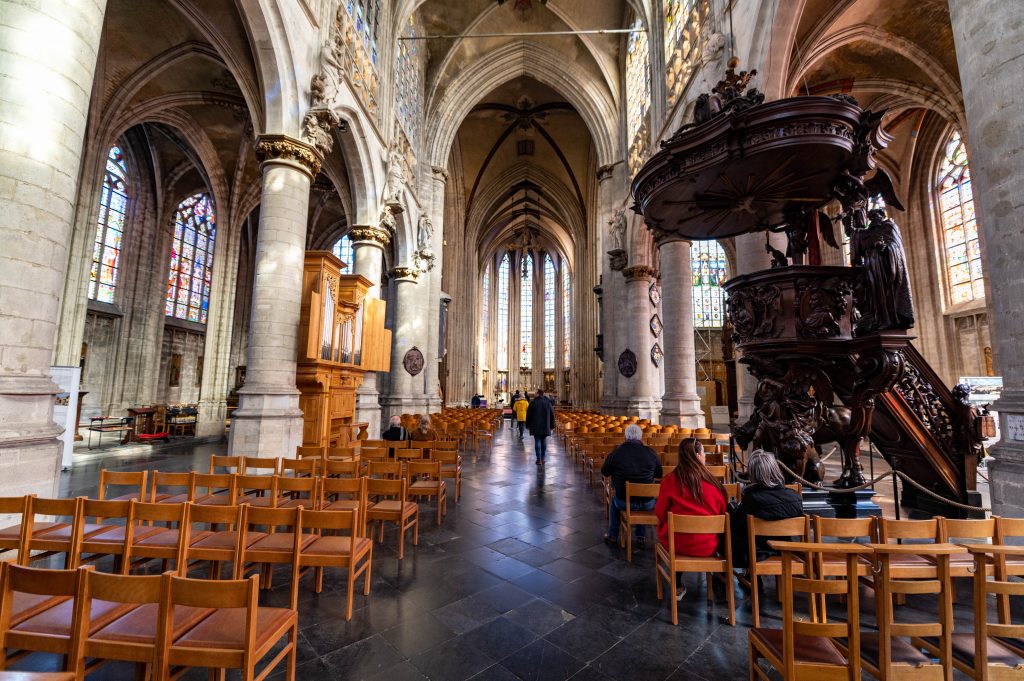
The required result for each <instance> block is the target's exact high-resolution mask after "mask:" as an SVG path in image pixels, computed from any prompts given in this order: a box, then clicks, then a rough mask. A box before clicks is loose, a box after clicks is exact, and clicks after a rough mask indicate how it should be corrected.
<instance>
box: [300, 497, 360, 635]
mask: <svg viewBox="0 0 1024 681" xmlns="http://www.w3.org/2000/svg"><path fill="white" fill-rule="evenodd" d="M301 521H302V531H303V532H306V531H309V533H310V534H314V535H316V537H317V538H316V540H314V541H313V542H312V543H311V544H308V545H306V546H303V547H302V549H301V550H300V553H299V568H300V569H301V568H303V567H311V568H313V569H314V572H315V579H316V585H315V589H316V593H320V592H321V591H322V590H323V581H324V568H327V567H336V568H341V569H343V570H346V571H347V575H348V579H347V583H346V585H345V593H346V601H345V619H346V620H350V619H352V601H353V592H354V588H355V583H356V580H357V579H358V578H359V577H360V576H362V577H363V595H364V596H368V595H369V594H370V573H371V569H372V567H371V566H372V559H373V542H372V541H371V540H370V539H367V538H366V537H363V536H361V534H360V532H359V526H360V520H359V512H358V511H306V510H303V512H302V518H301ZM346 530H347V533H345V531H346Z"/></svg>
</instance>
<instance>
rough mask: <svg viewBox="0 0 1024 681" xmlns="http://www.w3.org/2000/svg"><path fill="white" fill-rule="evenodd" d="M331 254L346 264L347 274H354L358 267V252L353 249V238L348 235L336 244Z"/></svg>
mask: <svg viewBox="0 0 1024 681" xmlns="http://www.w3.org/2000/svg"><path fill="white" fill-rule="evenodd" d="M331 253H333V254H334V255H336V256H338V258H339V259H340V260H341V261H342V262H343V263H345V270H344V272H345V274H352V273H353V272H354V271H355V266H356V252H355V250H354V249H353V248H352V237H350V236H349V235H348V234H346V235H345V236H343V237H341V238H340V239H338V240H337V241H335V242H334V246H333V247H332V248H331Z"/></svg>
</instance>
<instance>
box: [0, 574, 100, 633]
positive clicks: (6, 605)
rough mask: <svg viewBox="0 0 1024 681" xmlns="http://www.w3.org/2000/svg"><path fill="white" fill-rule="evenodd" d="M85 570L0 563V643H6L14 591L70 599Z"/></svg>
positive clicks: (76, 591)
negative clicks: (53, 568)
mask: <svg viewBox="0 0 1024 681" xmlns="http://www.w3.org/2000/svg"><path fill="white" fill-rule="evenodd" d="M84 571H85V570H49V569H45V568H33V567H27V566H24V565H18V564H16V563H12V562H10V561H4V562H0V645H4V644H5V643H6V642H5V641H4V640H3V639H4V638H6V636H7V634H8V632H10V630H11V617H12V615H14V614H15V613H14V612H13V600H14V594H16V593H23V594H32V595H35V596H65V597H71V598H74V597H75V595H76V594H77V593H78V590H79V588H80V587H79V584H80V582H81V579H82V573H83V572H84Z"/></svg>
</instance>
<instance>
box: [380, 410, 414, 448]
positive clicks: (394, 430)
mask: <svg viewBox="0 0 1024 681" xmlns="http://www.w3.org/2000/svg"><path fill="white" fill-rule="evenodd" d="M388 425H389V426H390V427H389V428H388V429H387V430H385V431H384V432H383V433H381V435H380V437H381V439H382V440H391V441H393V442H401V441H402V440H408V439H409V431H407V430H406V429H405V428H403V427H402V417H401V416H392V417H391V420H390V421H388Z"/></svg>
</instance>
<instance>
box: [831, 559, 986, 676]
mask: <svg viewBox="0 0 1024 681" xmlns="http://www.w3.org/2000/svg"><path fill="white" fill-rule="evenodd" d="M871 548H872V549H873V550H874V562H875V570H876V572H877V574H878V579H876V580H875V613H876V621H877V623H878V631H877V632H864V633H862V634H861V636H860V639H861V640H860V644H861V647H860V659H861V664H862V665H863V667H864V669H865V670H867V671H868V672H869V673H871V674H872V675H873V676H875V677H876V678H879V679H897V678H899V679H903V678H913V679H922V681H924V680H926V679H938V680H940V681H945V680H946V679H952V671H953V663H952V658H953V647H952V636H953V597H952V581H951V579H950V557H951V556H954V555H970V554H968V553H967V551H966V550H965V549H963V548H962V547H959V546H953V545H951V544H903V545H897V544H872V545H871ZM905 555H917V556H920V557H922V558H924V559H925V560H927V561H929V562H931V563H933V564H934V565H935V568H936V574H935V578H934V579H927V580H922V579H898V578H896V577H895V576H894V575H893V572H892V561H893V557H895V556H905ZM851 577H852V574H851ZM896 594H903V595H907V594H915V595H918V596H925V595H930V596H934V597H935V600H936V601H937V602H936V606H937V607H935V608H934V611H935V612H936V613H937V618H938V619H937V620H932V621H924V622H923V621H920V617H921V615H920V614H919V615H917V617H916V618H915V619H917V620H918V621H915V622H913V623H909V622H899V621H897V617H896V613H897V610H896V608H895V607H894V606H893V596H895V595H896ZM927 611H928V612H932V611H933V609H932V608H927ZM921 644H925V645H926V647H928V648H930V649H931V650H932V651H933V652H934V654H935V655H936V656H937V657H938V661H937V662H935V661H933V658H932V656H931V655H925V654H924V653H922V652H921V650H920V645H921Z"/></svg>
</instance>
